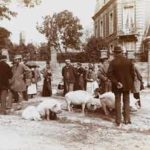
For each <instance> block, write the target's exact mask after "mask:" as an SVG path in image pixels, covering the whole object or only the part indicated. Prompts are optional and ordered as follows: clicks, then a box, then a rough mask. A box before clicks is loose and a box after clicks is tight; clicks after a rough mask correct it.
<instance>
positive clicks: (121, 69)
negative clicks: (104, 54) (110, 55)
mask: <svg viewBox="0 0 150 150" xmlns="http://www.w3.org/2000/svg"><path fill="white" fill-rule="evenodd" d="M108 77H109V79H110V80H111V82H112V91H113V92H119V91H130V90H131V89H132V87H133V81H134V67H133V64H132V63H131V61H130V60H128V59H127V58H125V57H124V56H117V57H116V58H114V60H112V61H111V62H110V66H109V68H108ZM118 82H120V83H122V85H123V88H122V89H118V88H117V83H118Z"/></svg>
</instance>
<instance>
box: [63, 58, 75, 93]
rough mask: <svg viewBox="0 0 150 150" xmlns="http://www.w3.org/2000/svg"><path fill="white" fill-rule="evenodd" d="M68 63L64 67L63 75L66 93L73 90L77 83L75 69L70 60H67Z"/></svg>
mask: <svg viewBox="0 0 150 150" xmlns="http://www.w3.org/2000/svg"><path fill="white" fill-rule="evenodd" d="M65 63H66V65H65V66H64V67H63V68H62V76H63V79H64V95H65V94H66V93H67V92H69V91H73V89H74V83H75V69H74V67H73V66H72V65H71V63H70V60H69V59H67V60H65Z"/></svg>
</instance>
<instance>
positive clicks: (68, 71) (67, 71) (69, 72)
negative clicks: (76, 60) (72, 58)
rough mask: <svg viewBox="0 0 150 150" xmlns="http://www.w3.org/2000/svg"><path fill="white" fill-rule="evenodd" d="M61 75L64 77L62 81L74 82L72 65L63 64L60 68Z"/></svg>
mask: <svg viewBox="0 0 150 150" xmlns="http://www.w3.org/2000/svg"><path fill="white" fill-rule="evenodd" d="M62 76H63V77H64V82H65V81H67V82H70V83H74V82H75V69H74V67H73V66H71V65H69V66H64V67H63V68H62Z"/></svg>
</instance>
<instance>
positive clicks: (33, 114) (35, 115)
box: [22, 106, 42, 121]
mask: <svg viewBox="0 0 150 150" xmlns="http://www.w3.org/2000/svg"><path fill="white" fill-rule="evenodd" d="M22 118H23V119H26V120H35V121H39V120H42V119H41V116H40V114H39V112H38V111H37V109H36V107H35V106H28V107H26V108H25V109H24V110H23V112H22Z"/></svg>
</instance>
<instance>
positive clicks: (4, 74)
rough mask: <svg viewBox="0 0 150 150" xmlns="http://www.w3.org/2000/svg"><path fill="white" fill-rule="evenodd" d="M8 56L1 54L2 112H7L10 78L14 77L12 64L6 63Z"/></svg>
mask: <svg viewBox="0 0 150 150" xmlns="http://www.w3.org/2000/svg"><path fill="white" fill-rule="evenodd" d="M6 58H7V57H6V56H4V55H2V56H0V101H1V111H0V113H1V114H6V98H7V95H8V89H9V79H11V78H12V72H11V68H10V66H9V65H8V64H7V63H6Z"/></svg>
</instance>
